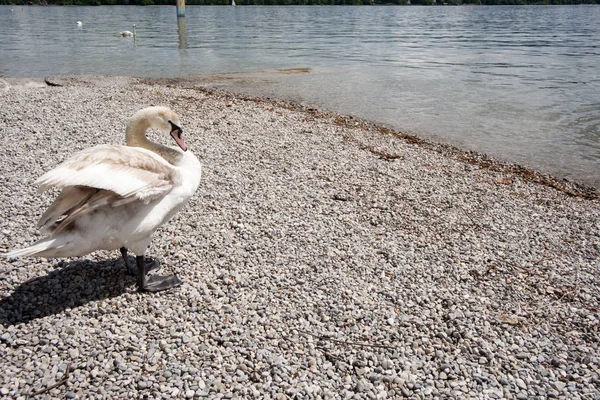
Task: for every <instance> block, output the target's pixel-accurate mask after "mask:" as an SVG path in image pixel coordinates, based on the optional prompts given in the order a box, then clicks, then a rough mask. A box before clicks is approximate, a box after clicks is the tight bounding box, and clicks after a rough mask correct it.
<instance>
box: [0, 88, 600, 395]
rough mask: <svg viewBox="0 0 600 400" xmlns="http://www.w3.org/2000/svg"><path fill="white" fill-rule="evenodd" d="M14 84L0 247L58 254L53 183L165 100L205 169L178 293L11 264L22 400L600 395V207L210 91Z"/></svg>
mask: <svg viewBox="0 0 600 400" xmlns="http://www.w3.org/2000/svg"><path fill="white" fill-rule="evenodd" d="M7 81H8V82H9V83H10V84H11V85H12V86H9V87H7V89H5V90H3V91H2V92H0V102H1V104H2V105H3V106H2V107H1V108H0V121H1V122H2V124H1V125H0V126H1V128H0V129H1V130H0V132H1V134H0V141H1V142H0V161H1V164H0V165H1V169H0V215H1V216H2V218H1V219H0V251H6V250H9V249H13V248H16V247H20V246H24V245H26V244H28V243H30V242H31V241H33V240H34V239H36V238H37V237H39V234H38V232H37V231H36V229H35V224H36V222H37V219H38V217H39V215H40V214H41V213H42V212H43V210H44V208H45V207H46V206H47V205H49V203H50V202H51V199H52V197H53V196H55V193H48V194H43V195H40V194H38V193H37V192H36V188H35V187H34V186H33V182H34V180H35V179H36V178H37V177H39V176H40V175H41V174H42V173H43V172H44V171H47V170H48V169H50V168H52V167H54V166H55V165H57V163H59V162H61V161H62V160H64V159H65V158H67V157H69V156H70V155H72V154H73V153H74V152H76V151H77V150H80V149H83V148H85V147H89V146H93V145H97V144H102V143H122V142H123V140H124V139H123V136H124V128H125V123H126V121H127V118H128V117H129V116H130V115H132V114H133V113H134V112H135V111H137V110H138V109H140V108H143V107H145V106H149V105H167V106H170V107H171V108H173V109H174V110H175V111H177V112H178V113H179V114H180V116H181V120H182V124H183V125H184V129H185V132H186V142H187V143H188V145H189V147H190V149H191V150H192V151H194V153H195V154H197V155H198V157H199V158H200V159H201V161H202V162H203V165H204V170H203V174H204V175H203V180H202V183H201V185H200V189H199V190H198V193H197V195H196V196H195V197H194V198H193V199H192V200H191V201H190V203H189V204H188V205H187V206H186V207H185V208H184V209H183V210H182V211H181V212H179V214H178V215H176V216H175V217H174V218H173V219H172V220H171V221H170V222H168V223H167V224H165V225H164V226H163V227H162V228H161V229H160V230H159V231H158V232H157V233H156V235H155V237H154V240H153V242H152V246H151V248H150V249H149V252H148V254H149V255H151V256H153V257H156V258H157V259H159V260H161V261H162V262H163V264H166V268H167V269H172V270H173V271H175V272H177V273H178V274H179V276H180V277H181V278H182V280H183V281H184V284H183V285H182V286H181V287H179V288H176V289H174V290H170V291H167V292H162V293H158V294H148V293H145V294H140V293H138V292H137V291H136V289H135V278H134V277H131V276H128V275H126V273H125V267H124V265H123V262H122V260H121V259H120V255H119V254H118V252H117V251H115V252H97V253H93V254H90V255H89V256H86V257H82V258H78V259H63V260H46V259H14V260H7V259H0V296H1V300H0V354H1V355H2V356H1V358H0V367H1V369H2V371H3V372H4V373H3V374H2V375H1V376H0V397H2V398H26V397H27V396H28V395H32V394H34V393H36V392H37V393H39V395H38V396H37V397H38V398H90V399H94V398H140V397H147V398H190V399H192V398H202V399H203V398H208V399H212V398H225V399H252V398H257V399H258V398H260V399H263V398H264V399H287V398H297V399H318V398H323V399H394V398H403V397H408V398H481V399H498V398H518V399H521V398H522V399H525V398H529V399H533V398H540V399H541V398H571V399H578V398H581V399H591V398H599V397H600V390H599V387H600V351H599V348H598V347H599V342H600V334H599V329H598V328H599V321H600V314H599V310H600V302H599V300H600V290H599V286H598V284H599V279H600V261H599V260H600V204H599V201H598V197H597V192H596V191H594V190H593V189H590V188H587V189H585V188H583V189H582V187H581V186H578V185H576V184H573V183H569V182H562V181H557V180H552V178H550V177H544V176H542V175H540V174H536V173H533V172H531V171H525V170H523V169H521V168H519V167H516V166H510V165H506V164H503V163H501V162H499V161H496V160H491V159H489V158H487V157H485V156H481V155H476V154H473V153H466V152H461V151H460V150H457V149H453V148H450V147H448V146H444V145H438V144H435V143H425V142H423V141H420V140H416V139H414V138H402V137H399V136H401V135H398V134H397V133H394V132H391V131H389V130H387V129H384V128H382V127H377V126H375V125H372V124H370V123H368V122H365V121H360V120H357V119H353V118H350V117H344V116H338V115H334V114H330V113H327V112H322V111H319V110H315V109H310V108H307V107H303V106H300V105H295V104H290V103H284V102H278V101H268V100H260V99H253V98H244V97H243V96H233V95H230V94H227V93H223V92H210V91H207V90H204V89H202V88H201V87H199V86H196V85H193V84H192V83H190V82H186V83H185V84H181V83H179V84H178V83H177V82H176V81H152V80H147V79H134V78H118V77H114V78H106V77H78V78H75V77H55V78H50V79H48V80H47V81H48V82H49V83H51V84H53V85H60V86H48V85H46V84H44V83H43V82H35V81H25V80H7ZM152 136H153V137H154V138H155V140H157V141H161V140H162V139H164V138H161V137H158V135H157V134H156V133H153V134H152ZM165 140H166V139H165ZM552 186H555V187H552Z"/></svg>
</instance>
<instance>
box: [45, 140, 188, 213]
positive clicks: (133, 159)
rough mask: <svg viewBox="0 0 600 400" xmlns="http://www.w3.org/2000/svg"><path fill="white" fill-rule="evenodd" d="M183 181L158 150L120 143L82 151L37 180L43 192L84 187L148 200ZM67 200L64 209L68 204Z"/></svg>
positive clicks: (161, 194) (144, 200) (155, 197)
mask: <svg viewBox="0 0 600 400" xmlns="http://www.w3.org/2000/svg"><path fill="white" fill-rule="evenodd" d="M180 182H181V175H180V173H179V171H178V170H177V168H175V167H174V166H173V165H171V164H169V163H168V162H167V161H166V160H165V159H163V158H162V157H160V156H159V155H157V154H156V153H153V152H151V151H149V150H146V149H143V148H141V147H128V146H119V145H104V146H96V147H92V148H89V149H85V150H83V151H80V152H79V153H77V154H75V155H74V156H73V157H71V158H70V159H69V160H67V161H65V162H64V163H62V164H60V165H59V166H58V167H56V168H54V169H53V170H51V171H48V172H47V173H45V174H44V175H43V176H41V177H40V178H39V179H38V180H37V181H36V183H37V184H38V185H39V186H40V191H42V192H43V191H45V190H48V189H50V188H53V187H55V188H59V189H62V188H66V187H69V186H84V187H87V188H92V189H104V190H109V191H111V192H114V193H116V194H118V195H119V196H121V197H124V198H128V197H134V198H135V199H137V200H141V201H143V202H145V203H147V202H149V201H151V200H154V199H157V198H159V197H161V196H163V195H165V194H166V193H168V192H169V191H170V190H171V188H173V186H176V185H178V184H179V183H180ZM61 196H62V195H61ZM57 200H58V199H57ZM65 201H66V200H65ZM71 201H72V202H75V200H71ZM67 203H68V202H66V203H65V205H64V206H61V208H65V207H67ZM57 207H58V206H57ZM69 208H72V207H69Z"/></svg>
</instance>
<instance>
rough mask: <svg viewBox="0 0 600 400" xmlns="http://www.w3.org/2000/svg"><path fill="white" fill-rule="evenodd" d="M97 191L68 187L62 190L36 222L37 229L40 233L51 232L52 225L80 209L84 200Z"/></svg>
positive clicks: (80, 187)
mask: <svg viewBox="0 0 600 400" xmlns="http://www.w3.org/2000/svg"><path fill="white" fill-rule="evenodd" d="M97 191H98V190H97V189H93V188H89V187H84V186H69V187H66V188H64V189H63V190H62V192H61V193H60V194H59V195H58V197H57V198H56V199H55V200H54V202H53V203H52V204H51V205H50V207H48V209H47V210H46V212H44V215H42V216H41V218H40V220H39V221H38V225H37V226H38V228H41V230H42V231H49V230H52V228H51V226H52V225H54V223H55V222H56V221H58V220H59V219H60V218H61V217H62V216H63V215H68V214H69V212H71V211H72V210H75V209H77V208H79V207H81V206H82V205H83V204H85V202H86V200H88V199H89V198H90V197H92V196H93V195H94V193H96V192H97Z"/></svg>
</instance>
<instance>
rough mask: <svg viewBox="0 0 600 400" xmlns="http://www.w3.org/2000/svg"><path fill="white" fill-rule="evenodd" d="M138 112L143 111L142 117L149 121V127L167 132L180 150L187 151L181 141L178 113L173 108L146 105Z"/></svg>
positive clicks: (181, 132) (181, 130) (181, 133)
mask: <svg viewBox="0 0 600 400" xmlns="http://www.w3.org/2000/svg"><path fill="white" fill-rule="evenodd" d="M139 113H144V116H143V117H145V119H146V120H147V121H148V122H149V123H150V127H152V128H156V129H158V130H160V131H161V132H165V133H169V134H170V135H171V137H172V138H173V139H174V140H175V143H177V145H178V146H179V147H180V148H181V150H183V151H187V145H186V144H185V142H184V141H183V129H182V128H181V123H180V122H179V115H177V114H176V113H175V112H174V111H173V110H171V109H170V108H168V107H148V108H145V109H143V110H141V111H138V114H139ZM134 117H135V116H134Z"/></svg>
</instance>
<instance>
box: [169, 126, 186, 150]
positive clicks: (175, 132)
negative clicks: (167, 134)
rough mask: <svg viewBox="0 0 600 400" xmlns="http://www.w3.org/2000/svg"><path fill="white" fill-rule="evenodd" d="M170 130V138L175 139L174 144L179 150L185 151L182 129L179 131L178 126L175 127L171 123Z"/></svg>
mask: <svg viewBox="0 0 600 400" xmlns="http://www.w3.org/2000/svg"><path fill="white" fill-rule="evenodd" d="M171 128H172V129H171V137H172V138H173V139H175V142H176V143H177V145H179V147H180V148H181V150H183V151H187V145H186V144H185V142H184V141H183V129H181V128H180V127H179V126H177V125H175V124H174V123H172V122H171Z"/></svg>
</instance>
